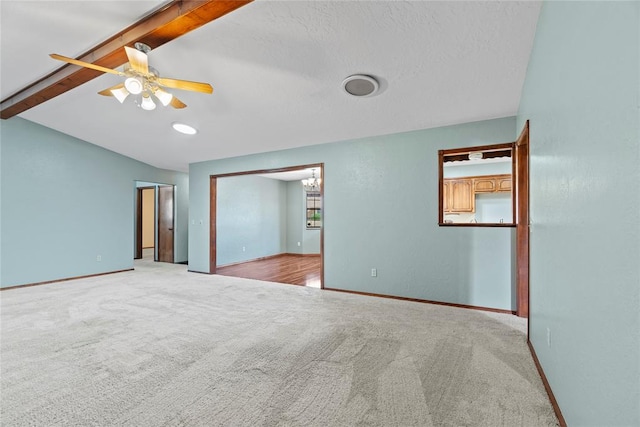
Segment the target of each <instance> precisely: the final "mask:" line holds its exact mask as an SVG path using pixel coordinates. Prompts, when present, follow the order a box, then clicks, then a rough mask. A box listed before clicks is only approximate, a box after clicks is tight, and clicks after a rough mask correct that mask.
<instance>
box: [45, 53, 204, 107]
mask: <svg viewBox="0 0 640 427" xmlns="http://www.w3.org/2000/svg"><path fill="white" fill-rule="evenodd" d="M134 46H135V49H134V48H131V47H129V46H125V47H124V49H125V52H126V54H127V58H128V59H129V63H128V64H126V65H125V66H124V71H118V70H112V69H110V68H105V67H102V66H100V65H96V64H91V63H89V62H83V61H79V60H77V59H73V58H68V57H66V56H62V55H58V54H55V53H52V54H51V55H50V56H51V57H52V58H53V59H57V60H59V61H64V62H68V63H69V64H74V65H79V66H81V67H85V68H91V69H93V70H98V71H102V72H103V73H110V74H116V75H118V76H120V77H126V79H125V81H124V82H123V83H120V84H118V85H115V86H113V87H110V88H108V89H105V90H102V91H100V92H98V93H99V94H100V95H104V96H113V97H115V98H116V99H117V100H118V101H119V102H120V103H121V104H122V103H124V100H125V99H127V97H128V96H129V95H140V96H139V97H138V96H137V97H136V99H135V102H136V104H137V105H138V106H140V107H141V108H142V109H143V110H147V111H151V110H154V109H155V108H156V103H155V102H154V101H153V97H155V98H156V99H157V100H158V101H159V102H160V103H161V104H162V105H163V106H165V107H166V106H168V105H171V107H173V108H176V109H180V108H185V107H186V106H187V105H186V104H185V103H184V102H182V101H180V100H179V99H178V98H176V97H175V96H173V94H171V93H169V92H167V91H165V90H163V89H162V87H168V88H172V89H180V90H188V91H192V92H200V93H209V94H210V93H213V88H212V87H211V85H210V84H209V83H200V82H191V81H188V80H177V79H169V78H166V77H160V74H159V73H158V71H157V70H156V69H154V68H153V67H150V66H149V59H148V57H147V53H149V51H151V48H150V47H149V46H147V45H146V44H144V43H140V42H137V43H135V44H134ZM152 95H153V96H152Z"/></svg>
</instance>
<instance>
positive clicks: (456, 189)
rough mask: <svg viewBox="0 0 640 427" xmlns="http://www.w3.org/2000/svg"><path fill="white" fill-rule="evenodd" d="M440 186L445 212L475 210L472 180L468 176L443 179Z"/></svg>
mask: <svg viewBox="0 0 640 427" xmlns="http://www.w3.org/2000/svg"><path fill="white" fill-rule="evenodd" d="M442 187H443V196H444V200H443V206H444V211H445V212H475V210H476V204H475V194H474V192H473V180H471V179H468V178H461V179H445V180H444V181H443V183H442Z"/></svg>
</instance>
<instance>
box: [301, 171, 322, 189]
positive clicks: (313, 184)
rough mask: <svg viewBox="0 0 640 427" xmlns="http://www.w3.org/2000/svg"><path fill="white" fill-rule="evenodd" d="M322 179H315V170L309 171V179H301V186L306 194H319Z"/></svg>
mask: <svg viewBox="0 0 640 427" xmlns="http://www.w3.org/2000/svg"><path fill="white" fill-rule="evenodd" d="M321 182H322V179H318V178H316V170H315V169H311V178H307V179H303V180H302V186H303V187H304V191H307V192H320V183H321Z"/></svg>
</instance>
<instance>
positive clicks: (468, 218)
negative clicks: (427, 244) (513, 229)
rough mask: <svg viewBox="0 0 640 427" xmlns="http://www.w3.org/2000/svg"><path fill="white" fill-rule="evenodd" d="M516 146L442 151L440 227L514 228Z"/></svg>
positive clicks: (497, 145)
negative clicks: (514, 159) (514, 151)
mask: <svg viewBox="0 0 640 427" xmlns="http://www.w3.org/2000/svg"><path fill="white" fill-rule="evenodd" d="M513 150H514V144H513V143H507V144H496V145H485V146H482V147H466V148H456V149H452V150H440V151H439V152H438V155H439V173H440V180H439V184H440V188H439V197H440V200H439V213H438V222H439V224H440V225H467V226H470V225H490V226H513V225H514V224H515V219H514V218H515V216H514V213H515V209H514V197H513V188H515V187H514V180H513V176H514V163H513Z"/></svg>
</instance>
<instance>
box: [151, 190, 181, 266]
mask: <svg viewBox="0 0 640 427" xmlns="http://www.w3.org/2000/svg"><path fill="white" fill-rule="evenodd" d="M163 188H170V189H171V228H170V229H169V230H170V231H171V235H172V238H171V261H162V262H170V263H174V262H175V259H176V254H175V247H176V233H175V227H176V219H175V209H176V206H175V194H176V186H175V185H158V189H157V191H158V197H157V198H156V227H158V228H157V236H158V241H157V246H158V248H157V250H156V253H157V254H158V257H157V259H156V261H160V250H161V249H162V244H161V243H160V233H161V223H160V221H161V218H160V217H161V215H160V213H161V210H162V208H161V203H160V202H161V201H160V197H161V194H162V191H161V190H162V189H163Z"/></svg>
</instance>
